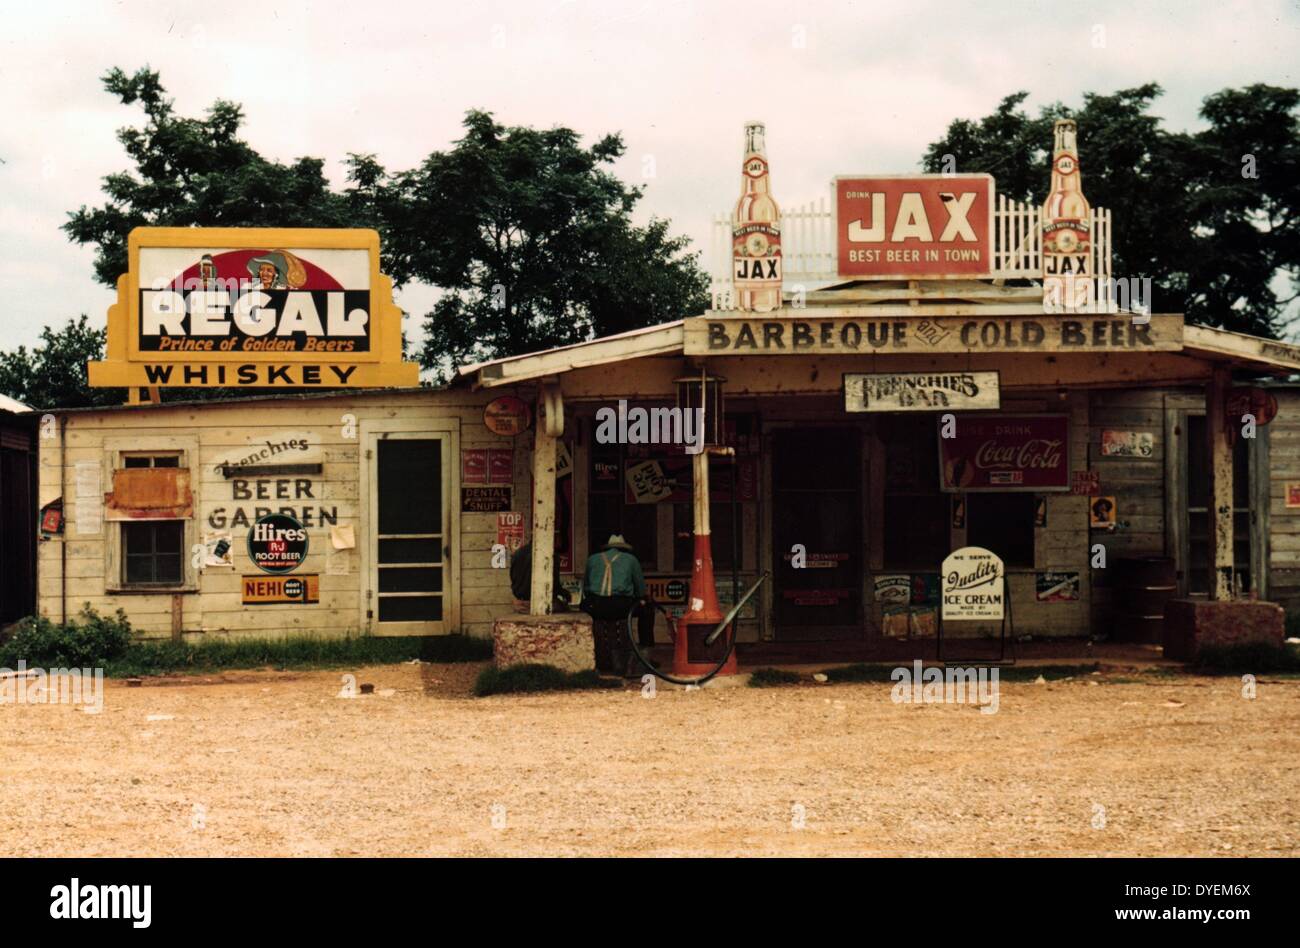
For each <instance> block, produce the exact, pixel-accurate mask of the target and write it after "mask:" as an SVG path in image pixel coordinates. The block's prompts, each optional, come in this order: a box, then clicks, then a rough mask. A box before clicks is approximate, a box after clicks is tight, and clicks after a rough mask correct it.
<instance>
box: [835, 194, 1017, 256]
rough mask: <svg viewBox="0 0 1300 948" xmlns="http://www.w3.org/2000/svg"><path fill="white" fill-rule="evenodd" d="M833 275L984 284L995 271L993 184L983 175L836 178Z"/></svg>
mask: <svg viewBox="0 0 1300 948" xmlns="http://www.w3.org/2000/svg"><path fill="white" fill-rule="evenodd" d="M835 213H836V224H835V229H836V247H837V252H838V258H839V275H840V276H842V277H852V278H857V279H877V280H888V279H902V280H915V279H919V278H925V279H943V278H946V277H962V278H973V277H984V276H989V275H991V274H992V272H993V178H992V177H991V176H990V175H986V174H963V175H938V174H933V175H896V176H891V177H865V176H864V177H851V178H850V177H840V178H836V179H835Z"/></svg>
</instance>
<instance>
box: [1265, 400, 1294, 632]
mask: <svg viewBox="0 0 1300 948" xmlns="http://www.w3.org/2000/svg"><path fill="white" fill-rule="evenodd" d="M1272 391H1273V394H1274V395H1276V396H1277V417H1276V418H1274V419H1273V421H1272V423H1271V424H1269V425H1268V426H1267V427H1266V428H1263V429H1261V431H1262V432H1263V433H1264V436H1265V437H1266V438H1267V439H1268V458H1269V471H1268V474H1269V476H1268V503H1267V506H1266V508H1265V511H1264V519H1265V524H1266V531H1267V537H1268V547H1267V560H1268V589H1267V596H1268V599H1269V600H1270V601H1271V602H1276V603H1280V604H1281V605H1282V607H1283V608H1284V609H1286V611H1287V612H1288V613H1292V612H1300V507H1287V505H1286V485H1287V484H1288V483H1294V484H1300V391H1297V390H1296V389H1289V388H1286V389H1284V388H1276V389H1272ZM1260 494H1261V497H1260V501H1261V503H1260V506H1261V507H1264V504H1263V503H1262V501H1263V497H1262V494H1263V491H1261V492H1260Z"/></svg>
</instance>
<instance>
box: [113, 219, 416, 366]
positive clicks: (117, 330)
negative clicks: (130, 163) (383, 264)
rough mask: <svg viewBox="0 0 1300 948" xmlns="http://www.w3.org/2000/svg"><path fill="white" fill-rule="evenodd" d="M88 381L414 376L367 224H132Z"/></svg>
mask: <svg viewBox="0 0 1300 948" xmlns="http://www.w3.org/2000/svg"><path fill="white" fill-rule="evenodd" d="M128 260H129V270H128V272H127V273H126V274H125V275H123V276H122V277H121V278H120V279H119V280H118V285H117V289H118V302H117V305H115V306H113V307H112V308H111V309H110V310H109V317H108V345H107V355H106V358H105V359H104V361H102V362H92V363H90V384H91V385H96V386H128V387H129V386H169V387H170V386H232V387H249V388H277V387H293V388H311V387H316V386H319V387H321V388H337V387H358V386H387V385H393V386H397V385H416V384H418V382H419V375H418V371H419V370H418V368H417V366H415V365H414V364H408V363H403V362H402V357H401V346H402V343H401V310H400V309H398V308H397V307H396V306H395V305H394V304H393V301H392V284H391V282H390V281H389V279H388V278H387V277H385V276H383V275H382V274H380V272H379V235H378V234H377V233H376V232H374V231H372V230H314V229H312V230H309V229H288V230H281V229H258V228H218V229H204V228H166V227H164V228H136V229H135V230H133V231H132V232H131V235H130V239H129V244H128Z"/></svg>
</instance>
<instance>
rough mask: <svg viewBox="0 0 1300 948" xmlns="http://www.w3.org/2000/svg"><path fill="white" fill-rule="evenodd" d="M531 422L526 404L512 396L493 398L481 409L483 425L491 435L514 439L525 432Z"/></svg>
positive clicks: (530, 413)
mask: <svg viewBox="0 0 1300 948" xmlns="http://www.w3.org/2000/svg"><path fill="white" fill-rule="evenodd" d="M531 421H532V412H531V411H529V408H528V403H527V402H526V401H524V400H523V399H522V398H517V397H515V396H514V395H502V396H501V397H500V398H494V399H492V401H490V402H488V403H487V405H485V406H484V408H483V424H485V425H487V428H488V431H491V432H492V433H493V434H499V435H506V436H508V437H514V436H515V435H517V434H522V433H523V432H525V431H527V430H528V426H529V424H530V423H531Z"/></svg>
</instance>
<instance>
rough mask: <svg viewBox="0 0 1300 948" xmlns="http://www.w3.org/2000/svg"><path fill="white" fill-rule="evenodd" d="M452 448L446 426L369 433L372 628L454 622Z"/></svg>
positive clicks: (368, 603) (388, 630)
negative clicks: (441, 430) (436, 429)
mask: <svg viewBox="0 0 1300 948" xmlns="http://www.w3.org/2000/svg"><path fill="white" fill-rule="evenodd" d="M453 456H454V446H453V443H452V437H451V436H450V434H448V433H436V432H428V431H385V432H376V433H370V434H369V435H368V438H367V450H366V468H367V471H368V474H369V478H368V480H369V485H368V487H369V489H368V490H365V491H364V492H363V495H362V496H363V497H365V498H366V503H367V504H368V506H369V517H368V520H369V525H370V526H369V529H367V530H366V531H365V537H364V540H363V541H362V542H363V543H364V545H365V550H366V554H367V556H366V564H367V566H366V574H367V583H366V599H365V603H364V609H365V616H366V622H367V625H368V626H369V628H370V630H371V632H372V633H373V634H375V635H439V634H443V633H446V632H450V631H452V630H453V629H455V628H456V625H457V596H456V592H457V585H458V584H457V582H456V577H455V576H454V573H455V572H456V571H455V569H454V564H455V556H456V546H457V543H456V530H455V526H454V517H453V511H454V509H455V505H454V504H453V503H452V502H451V499H452V497H453V496H454V494H453V492H452V490H451V488H452V486H453V485H452V484H451V479H452V477H453V470H452V463H451V461H452V458H453Z"/></svg>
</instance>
